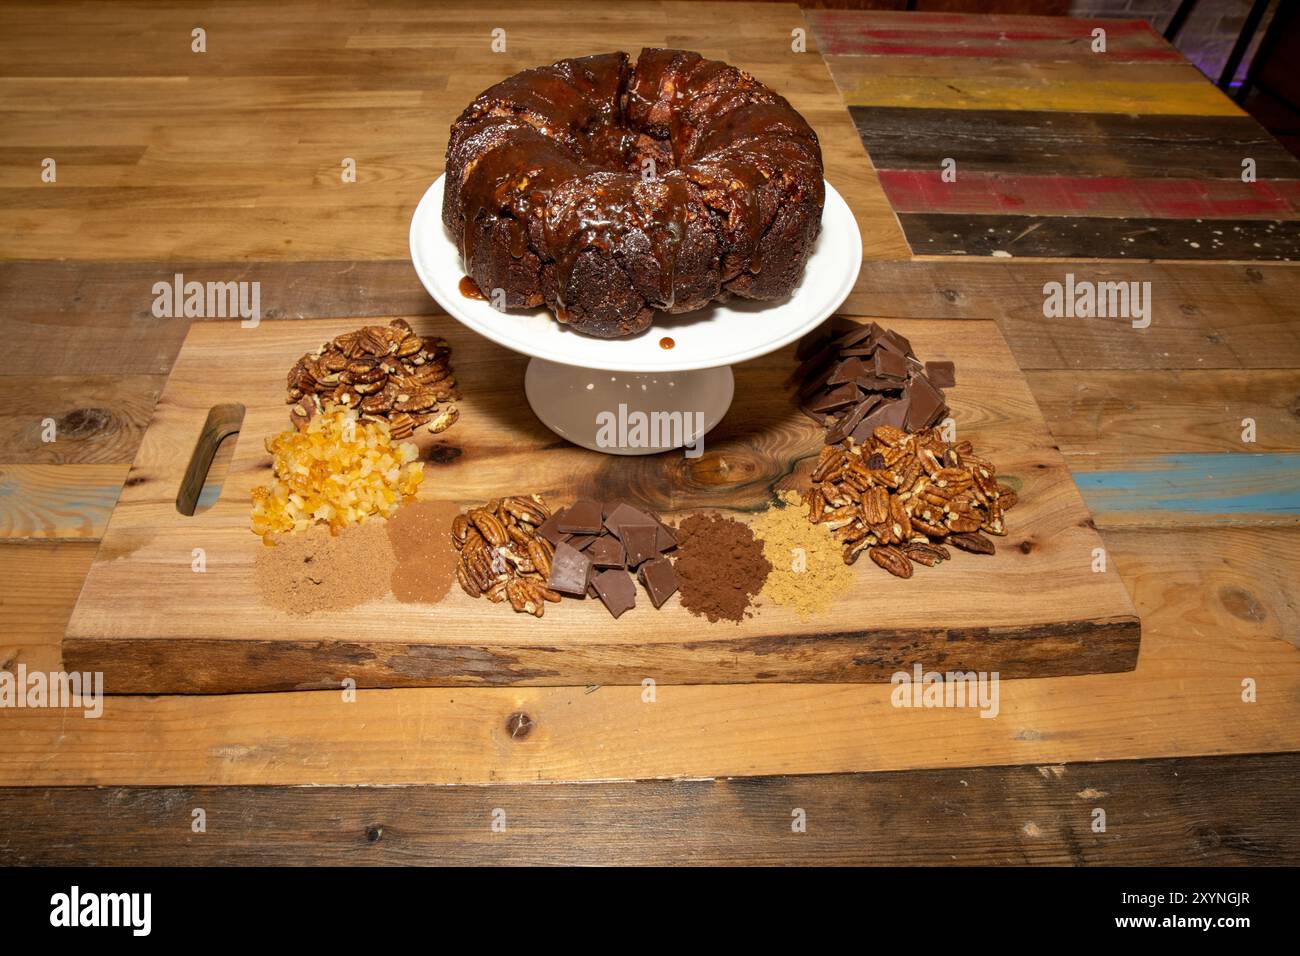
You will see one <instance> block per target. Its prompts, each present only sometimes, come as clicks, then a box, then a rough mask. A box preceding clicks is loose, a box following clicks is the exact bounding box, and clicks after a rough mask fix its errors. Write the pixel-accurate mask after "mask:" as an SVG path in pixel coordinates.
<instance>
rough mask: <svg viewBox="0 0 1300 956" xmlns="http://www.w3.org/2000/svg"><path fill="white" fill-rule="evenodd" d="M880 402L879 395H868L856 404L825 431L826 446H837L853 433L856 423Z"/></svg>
mask: <svg viewBox="0 0 1300 956" xmlns="http://www.w3.org/2000/svg"><path fill="white" fill-rule="evenodd" d="M879 402H880V396H879V395H868V396H867V397H866V398H864V399H863V400H862V401H860V402H858V404H856V405H854V406H853V410H852V411H851V412H849V413H848V414H847V415H845V416H844V417H843V418H841V419H840V420H839V421H837V422H836V423H835V424H834V425H832V426H831V427H830V428H829V429H828V430H827V431H826V444H828V445H838V444H839V443H840V442H842V441H844V439H846V438H848V437H849V435H852V434H853V433H854V429H856V428H857V427H858V423H859V422H861V421H862V419H863V416H865V415H866V414H867V412H869V411H871V409H872V408H874V407H875V406H876V405H877V404H878V403H879Z"/></svg>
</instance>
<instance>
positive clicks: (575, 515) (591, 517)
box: [557, 498, 601, 534]
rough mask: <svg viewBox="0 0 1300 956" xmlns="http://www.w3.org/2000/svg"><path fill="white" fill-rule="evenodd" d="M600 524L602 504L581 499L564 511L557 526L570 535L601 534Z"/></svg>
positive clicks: (588, 499)
mask: <svg viewBox="0 0 1300 956" xmlns="http://www.w3.org/2000/svg"><path fill="white" fill-rule="evenodd" d="M600 523H601V514H600V502H599V501H592V500H591V499H590V498H579V499H578V500H577V501H575V502H574V503H573V504H571V505H569V507H568V508H566V509H565V510H564V517H562V518H560V520H559V522H558V524H557V526H558V527H559V529H560V530H561V531H563V532H566V533H568V534H599V533H600Z"/></svg>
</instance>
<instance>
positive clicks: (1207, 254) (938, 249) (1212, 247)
mask: <svg viewBox="0 0 1300 956" xmlns="http://www.w3.org/2000/svg"><path fill="white" fill-rule="evenodd" d="M898 219H899V222H901V223H902V224H903V231H904V232H905V233H906V234H907V241H908V242H909V243H911V245H912V251H913V252H914V253H915V254H916V255H918V256H933V255H963V256H1021V257H1026V256H1032V257H1035V258H1062V259H1187V260H1197V261H1204V260H1206V259H1226V260H1238V261H1240V260H1246V261H1259V262H1291V261H1294V260H1296V259H1300V220H1282V219H1206V220H1191V221H1189V220H1184V219H1151V218H1139V217H1131V218H1127V219H1102V218H1096V217H1083V216H1079V217H1070V218H1065V217H1062V218H1054V217H1051V216H1019V215H1016V216H988V215H985V216H981V215H959V214H954V215H944V214H935V213H900V214H899V217H898Z"/></svg>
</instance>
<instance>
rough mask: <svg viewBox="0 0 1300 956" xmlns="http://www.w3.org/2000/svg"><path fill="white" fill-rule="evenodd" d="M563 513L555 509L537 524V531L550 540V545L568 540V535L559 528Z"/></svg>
mask: <svg viewBox="0 0 1300 956" xmlns="http://www.w3.org/2000/svg"><path fill="white" fill-rule="evenodd" d="M565 510H568V509H565ZM563 514H564V511H557V512H555V514H553V515H551V516H550V517H549V518H547V519H546V520H545V521H543V522H542V523H541V524H539V525H538V526H537V533H538V534H539V535H541V536H542V537H543V538H545V539H546V540H547V541H549V542H551V544H552V545H557V544H559V543H560V542H561V541H568V540H569V535H567V534H565V533H564V532H563V531H561V530H560V518H561V516H563Z"/></svg>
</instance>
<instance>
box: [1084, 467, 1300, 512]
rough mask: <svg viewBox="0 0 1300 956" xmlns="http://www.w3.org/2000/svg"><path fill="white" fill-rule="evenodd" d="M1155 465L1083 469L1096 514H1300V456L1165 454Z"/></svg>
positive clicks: (1086, 497) (1087, 498) (1085, 487)
mask: <svg viewBox="0 0 1300 956" xmlns="http://www.w3.org/2000/svg"><path fill="white" fill-rule="evenodd" d="M1153 462H1154V467H1150V468H1142V469H1134V470H1125V471H1081V472H1076V473H1075V475H1074V480H1075V483H1076V484H1077V485H1078V486H1079V490H1080V491H1081V492H1082V493H1083V496H1084V498H1085V499H1086V500H1087V502H1088V507H1089V508H1091V509H1092V511H1094V512H1106V511H1111V512H1115V511H1164V512H1186V513H1190V514H1194V515H1201V516H1211V515H1224V516H1230V515H1244V514H1251V515H1264V516H1268V515H1275V516H1278V517H1286V516H1300V454H1261V455H1250V454H1237V453H1231V454H1218V455H1188V454H1183V455H1161V456H1159V457H1158V458H1156V459H1153Z"/></svg>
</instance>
